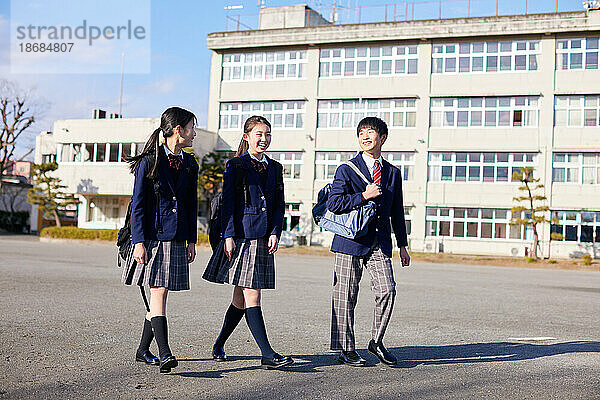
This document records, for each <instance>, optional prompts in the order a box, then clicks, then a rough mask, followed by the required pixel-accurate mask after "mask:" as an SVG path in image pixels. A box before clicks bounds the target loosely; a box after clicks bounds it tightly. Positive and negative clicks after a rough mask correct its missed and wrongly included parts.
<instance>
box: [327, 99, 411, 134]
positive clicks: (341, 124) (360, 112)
mask: <svg viewBox="0 0 600 400" xmlns="http://www.w3.org/2000/svg"><path fill="white" fill-rule="evenodd" d="M416 110H417V107H416V100H415V99H363V100H358V99H350V100H319V102H318V104H317V112H318V116H317V127H318V128H352V129H355V128H356V126H357V125H358V123H359V122H360V120H361V119H363V118H364V117H367V116H374V117H379V118H381V119H382V120H384V121H385V122H386V123H387V124H388V126H389V127H391V128H412V127H414V126H415V125H416V120H417V118H416V115H417V113H416Z"/></svg>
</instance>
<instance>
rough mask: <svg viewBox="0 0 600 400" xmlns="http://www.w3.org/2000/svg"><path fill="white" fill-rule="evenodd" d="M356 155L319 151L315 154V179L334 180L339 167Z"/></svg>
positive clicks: (350, 152) (347, 152)
mask: <svg viewBox="0 0 600 400" xmlns="http://www.w3.org/2000/svg"><path fill="white" fill-rule="evenodd" d="M355 155H356V153H355V152H352V151H345V152H333V151H317V152H316V154H315V179H321V180H333V178H334V177H335V171H336V169H337V167H338V166H339V165H340V164H341V163H343V162H345V161H348V160H349V159H351V158H352V157H354V156H355Z"/></svg>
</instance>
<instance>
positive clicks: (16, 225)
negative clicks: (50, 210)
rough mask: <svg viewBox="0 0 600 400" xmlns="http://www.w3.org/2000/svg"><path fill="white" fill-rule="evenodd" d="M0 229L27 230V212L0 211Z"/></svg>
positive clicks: (21, 231) (17, 231)
mask: <svg viewBox="0 0 600 400" xmlns="http://www.w3.org/2000/svg"><path fill="white" fill-rule="evenodd" d="M0 229H4V230H7V231H9V232H15V233H23V232H27V231H28V230H29V212H27V211H16V212H14V213H11V212H10V211H0Z"/></svg>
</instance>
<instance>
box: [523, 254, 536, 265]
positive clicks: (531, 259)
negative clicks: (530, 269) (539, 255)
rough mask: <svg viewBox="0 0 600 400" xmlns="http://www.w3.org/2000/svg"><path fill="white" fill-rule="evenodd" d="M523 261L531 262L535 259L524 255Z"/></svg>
mask: <svg viewBox="0 0 600 400" xmlns="http://www.w3.org/2000/svg"><path fill="white" fill-rule="evenodd" d="M525 261H527V262H528V263H533V262H536V261H537V260H536V259H535V258H533V257H529V256H525Z"/></svg>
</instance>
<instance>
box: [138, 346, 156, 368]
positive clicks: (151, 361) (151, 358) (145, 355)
mask: <svg viewBox="0 0 600 400" xmlns="http://www.w3.org/2000/svg"><path fill="white" fill-rule="evenodd" d="M135 361H139V362H143V363H146V364H148V365H159V364H160V360H159V359H158V357H156V356H155V355H154V354H152V353H150V350H144V351H141V352H140V351H139V350H138V351H136V352H135Z"/></svg>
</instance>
